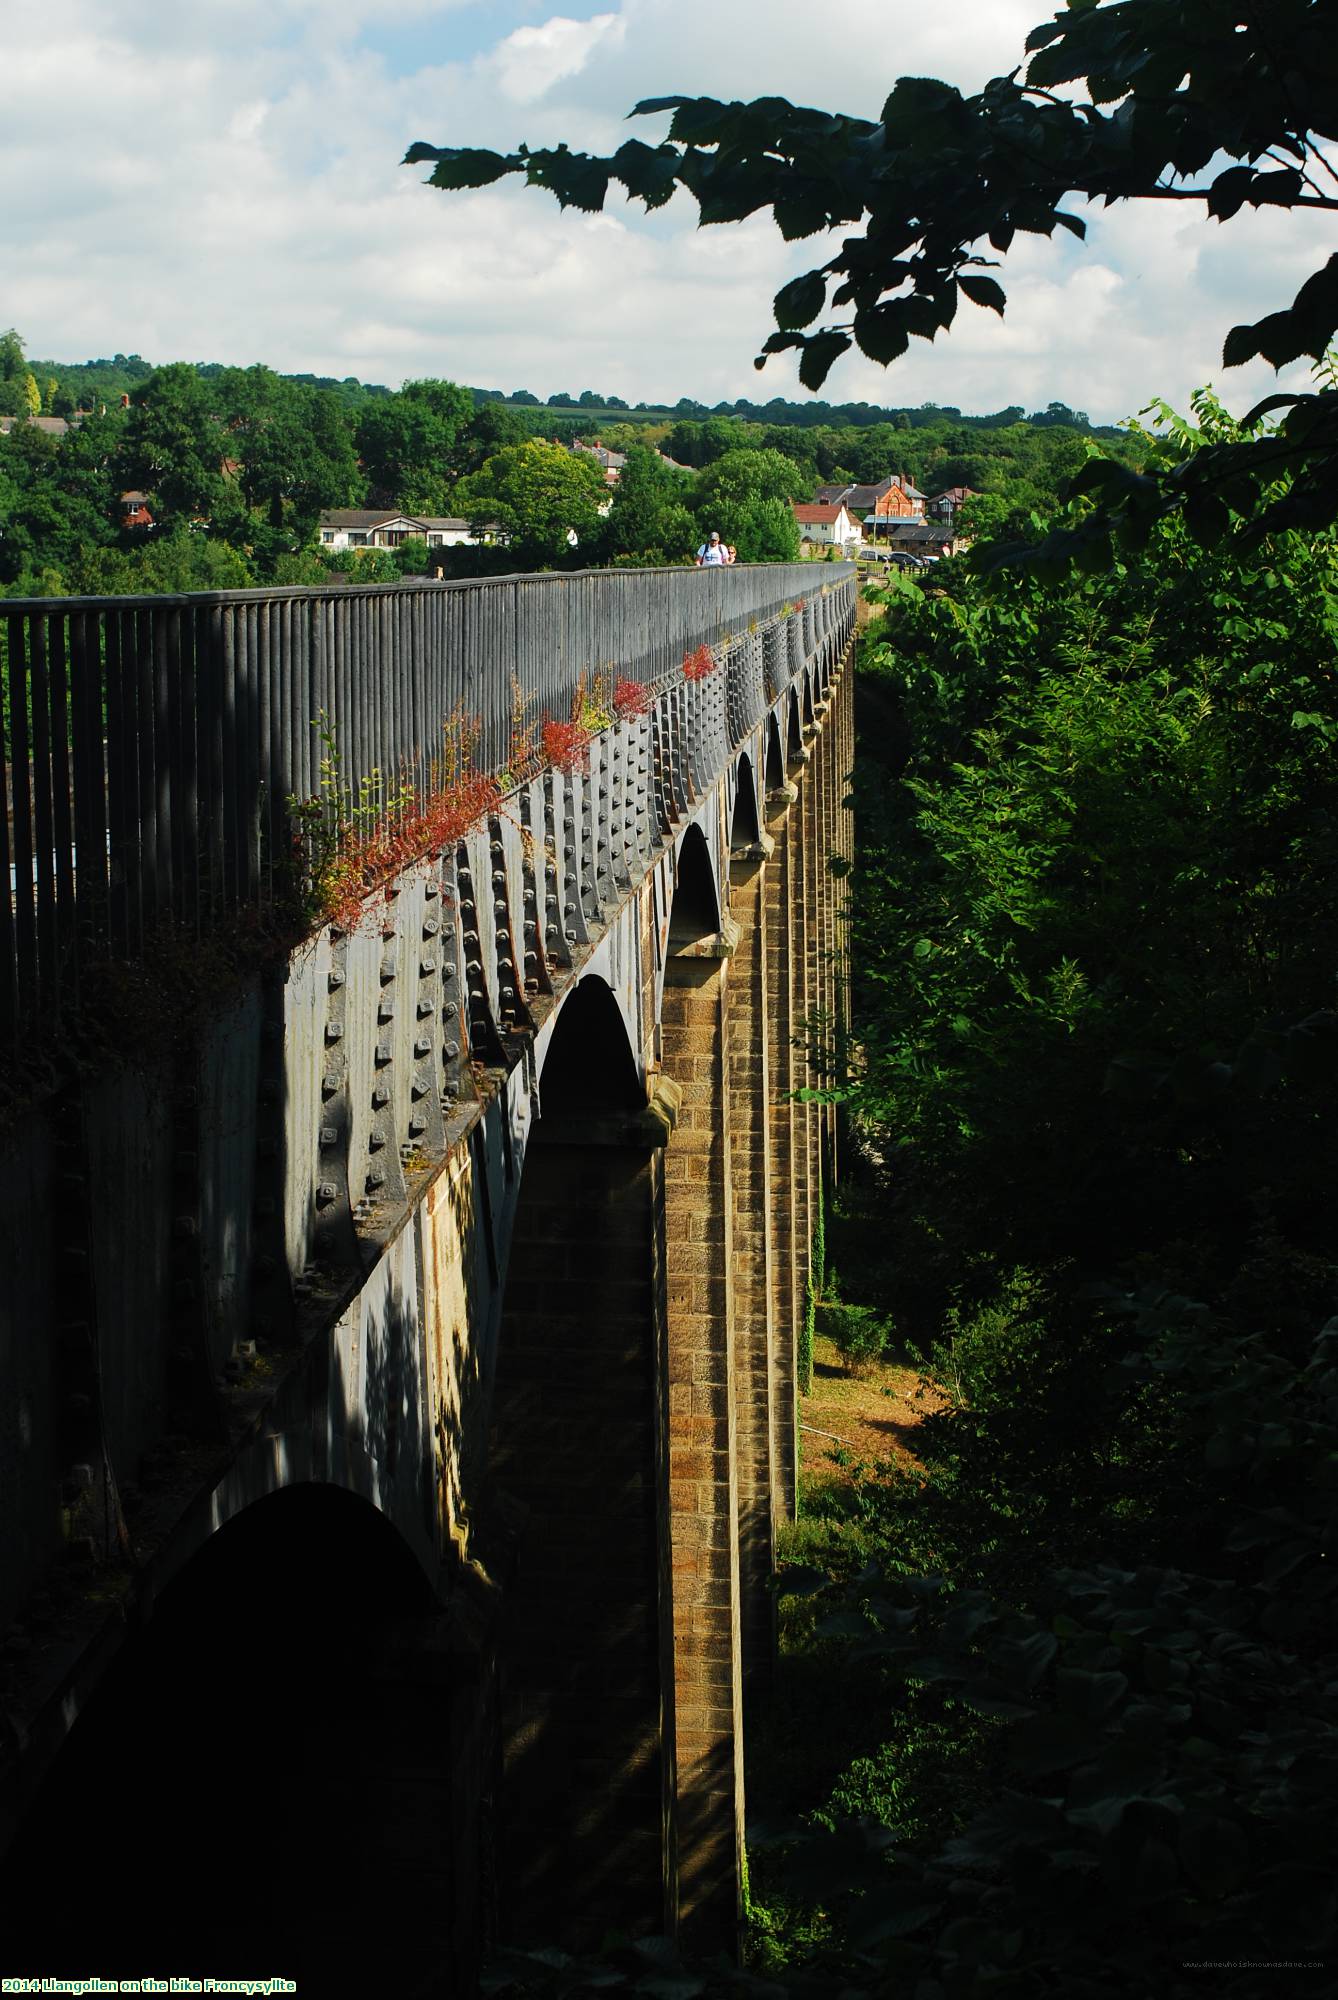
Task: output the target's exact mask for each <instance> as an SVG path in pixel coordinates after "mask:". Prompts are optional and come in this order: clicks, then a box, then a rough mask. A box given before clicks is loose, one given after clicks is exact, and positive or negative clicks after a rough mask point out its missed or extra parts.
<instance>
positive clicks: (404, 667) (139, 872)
mask: <svg viewBox="0 0 1338 2000" xmlns="http://www.w3.org/2000/svg"><path fill="white" fill-rule="evenodd" d="M853 578H854V572H853V568H852V567H851V566H850V565H849V564H840V565H835V564H831V565H824V567H823V568H822V569H821V570H819V569H816V568H815V567H814V566H813V565H811V564H803V565H780V564H777V565H758V566H749V567H735V568H728V569H726V568H719V569H709V570H696V569H691V570H683V569H665V570H598V571H584V572H578V573H575V574H554V575H544V576H514V577H498V578H493V579H488V580H486V581H481V582H468V583H426V582H424V583H414V584H402V585H398V586H389V587H388V586H384V585H382V586H374V587H369V588H357V589H348V588H330V589H322V590H241V591H225V592H209V593H200V594H195V595H190V596H178V597H166V596H164V597H141V598H42V599H12V598H11V599H8V600H0V694H2V696H3V730H4V767H3V790H4V799H3V802H2V803H3V807H4V811H3V815H0V842H2V843H3V845H2V846H0V871H2V872H0V880H5V879H7V880H8V883H9V894H8V895H6V896H0V1034H3V1035H6V1036H7V1037H12V1036H13V1035H14V1034H15V1033H16V1032H18V1031H20V1030H21V1029H22V1028H23V1027H24V1026H25V1024H27V1023H30V1022H32V1021H34V1020H36V1019H38V1018H41V1019H44V1020H50V1019H52V1018H56V1017H58V1016H59V1015H60V1013H61V1011H62V1009H64V1008H66V1007H67V1006H68V1005H69V1004H70V1002H71V1000H72V998H73V997H74V995H75V993H76V992H77V988H78V982H79V976H80V969H81V966H83V967H84V968H87V967H89V966H91V965H96V964H99V963H105V962H106V961H107V960H109V959H110V960H128V959H133V958H134V957H135V956H136V955H137V953H139V952H140V950H141V949H142V947H143V946H144V944H145V941H146V940H147V939H149V938H150V937H151V936H153V935H154V934H155V933H156V932H157V931H159V929H160V928H161V927H162V926H163V925H164V924H172V925H176V926H180V927H183V928H184V929H185V930H186V931H187V932H188V933H189V932H190V931H192V930H194V931H197V932H201V933H202V932H204V931H205V930H206V929H208V928H210V927H211V926H213V925H215V924H216V923H217V922H218V921H219V919H220V918H221V917H223V916H225V915H226V914H227V913H228V912H230V911H236V910H238V909H241V908H245V907H253V908H258V907H263V906H264V905H265V904H266V903H267V902H269V901H270V899H271V898H272V897H273V895H274V893H275V888H276V883H277V881H278V879H279V877H280V875H281V871H283V869H284V868H285V866H286V864H287V860H288V856H289V852H290V839H291V829H290V823H289V801H290V799H292V798H298V799H303V798H311V797H314V796H317V795H318V794H319V793H320V791H321V789H322V782H323V773H322V763H323V760H324V759H328V757H329V753H330V747H331V745H332V744H333V745H335V746H337V754H338V763H339V782H340V784H341V785H342V786H346V787H347V788H348V789H349V790H350V791H351V792H352V793H353V794H354V795H356V794H357V792H358V789H359V787H360V786H361V785H362V784H363V782H364V781H367V782H368V783H372V782H374V781H377V782H382V783H385V784H388V785H395V786H400V787H402V786H403V785H405V784H406V783H407V784H409V785H412V786H413V787H414V788H415V790H416V791H417V792H418V794H419V795H420V796H421V795H422V793H423V792H424V791H426V790H427V789H428V788H429V787H430V785H431V782H432V777H433V772H434V768H435V763H436V760H437V759H438V758H439V756H440V751H441V745H442V730H443V726H444V725H446V724H447V723H448V722H449V721H450V719H451V718H456V719H459V718H467V719H468V722H469V725H470V729H471V731H472V732H473V748H472V755H473V758H474V760H475V762H476V764H477V765H478V767H479V768H480V769H482V770H484V771H488V772H498V771H501V770H504V769H505V768H506V765H507V760H508V755H509V751H510V748H511V739H512V730H513V721H514V715H515V711H516V707H517V703H518V702H519V704H520V705H521V706H522V707H523V709H524V710H525V712H526V713H527V714H529V715H531V716H534V715H541V714H543V713H545V712H547V713H549V714H552V715H553V716H565V715H567V713H568V712H569V710H570V708H571V704H572V701H573V698H574V697H575V696H576V694H577V692H578V689H579V687H580V686H581V684H582V682H583V681H584V682H585V684H586V685H589V684H590V683H591V682H592V681H593V680H594V679H595V678H596V677H598V676H602V675H603V676H609V677H610V678H611V677H612V676H615V675H616V676H619V677H624V678H628V679H634V680H637V681H641V682H644V683H647V684H649V685H651V686H653V687H655V688H656V689H657V690H658V689H659V688H660V687H662V686H665V685H667V684H668V683H669V682H670V681H671V679H672V678H673V676H674V675H675V674H676V673H677V672H678V670H679V669H680V668H681V665H682V662H683V658H684V656H685V654H688V653H690V652H691V651H692V650H693V649H694V648H696V647H698V646H700V645H702V644H706V645H709V646H711V647H713V648H716V649H722V648H723V649H724V651H725V652H726V653H728V651H729V650H730V643H731V642H732V641H736V640H738V639H739V638H740V636H741V635H743V634H745V633H746V632H748V631H749V630H750V629H756V628H760V627H761V626H763V625H765V624H767V623H768V622H769V621H771V620H773V619H775V618H776V617H778V616H779V615H780V614H781V613H782V612H783V611H785V610H786V609H787V607H790V606H793V605H794V604H796V602H797V601H798V600H799V599H800V598H806V599H807V600H808V602H809V604H810V606H812V607H816V606H817V605H819V604H821V605H822V606H825V607H828V609H826V610H824V611H823V612H821V613H819V612H818V611H817V610H816V609H815V608H809V609H806V610H805V612H804V614H803V616H802V618H796V619H794V620H793V621H792V624H793V627H794V633H793V636H792V637H791V639H790V652H789V659H788V664H789V667H790V672H791V675H793V672H794V671H795V670H796V669H797V666H798V664H800V663H802V659H803V657H804V656H805V654H806V653H807V652H808V651H809V650H811V648H812V645H813V643H814V635H815V634H817V633H818V632H819V629H820V623H821V621H824V620H825V621H830V620H831V619H833V618H836V617H838V616H839V617H840V618H841V620H842V621H843V622H845V621H848V619H849V617H850V615H851V605H850V603H848V602H847V600H848V599H852V598H853V590H854V581H853ZM822 629H824V630H825V629H826V626H825V624H823V625H822ZM801 631H802V637H801V636H800V635H801ZM735 651H736V652H738V654H739V658H740V662H741V663H742V661H743V659H744V650H743V649H739V648H737V647H736V648H735ZM740 670H741V671H746V672H747V673H748V674H749V675H750V676H751V677H752V678H753V679H757V678H758V675H757V668H756V663H755V662H754V663H753V664H752V665H750V666H748V667H747V668H746V669H744V668H743V666H742V664H741V669H740ZM739 698H740V699H742V700H744V705H745V707H746V708H749V709H751V708H752V707H753V706H754V705H755V703H754V699H753V690H752V688H751V686H750V687H749V688H748V690H747V694H746V697H745V695H744V693H743V690H742V689H740V691H739ZM703 747H705V746H703Z"/></svg>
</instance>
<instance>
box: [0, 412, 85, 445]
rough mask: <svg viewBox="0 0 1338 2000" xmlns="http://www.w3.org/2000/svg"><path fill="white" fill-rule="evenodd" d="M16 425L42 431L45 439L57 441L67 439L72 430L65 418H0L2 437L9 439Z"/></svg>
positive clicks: (0, 433) (0, 435) (0, 434)
mask: <svg viewBox="0 0 1338 2000" xmlns="http://www.w3.org/2000/svg"><path fill="white" fill-rule="evenodd" d="M15 424H26V425H27V426H28V427H29V429H30V430H35V431H40V432H41V434H42V436H43V437H49V438H56V439H57V440H59V439H60V438H63V437H66V436H67V435H68V434H69V430H70V424H69V422H68V420H67V419H66V418H65V417H0V437H8V436H9V433H10V432H11V431H12V430H13V428H14V426H15Z"/></svg>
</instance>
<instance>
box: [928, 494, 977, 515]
mask: <svg viewBox="0 0 1338 2000" xmlns="http://www.w3.org/2000/svg"><path fill="white" fill-rule="evenodd" d="M979 497H980V496H979V495H978V494H977V492H976V489H975V488H974V486H945V487H944V489H943V491H942V492H941V493H936V494H935V495H934V497H933V498H932V500H927V501H926V502H925V513H926V514H927V515H928V516H929V518H930V520H931V521H949V522H951V521H955V520H956V518H957V516H958V514H959V513H960V512H961V510H962V508H963V507H965V505H966V503H967V501H968V500H976V499H978V498H979Z"/></svg>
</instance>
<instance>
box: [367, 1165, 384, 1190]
mask: <svg viewBox="0 0 1338 2000" xmlns="http://www.w3.org/2000/svg"><path fill="white" fill-rule="evenodd" d="M385 1184H386V1170H385V1168H384V1167H373V1168H372V1170H371V1172H370V1173H369V1174H368V1176H367V1185H368V1187H369V1188H379V1187H384V1186H385Z"/></svg>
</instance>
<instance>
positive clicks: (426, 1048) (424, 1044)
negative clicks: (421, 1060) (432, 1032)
mask: <svg viewBox="0 0 1338 2000" xmlns="http://www.w3.org/2000/svg"><path fill="white" fill-rule="evenodd" d="M413 1052H414V1054H415V1055H416V1056H430V1055H431V1053H432V1044H431V1042H430V1041H429V1040H428V1039H427V1037H426V1036H420V1038H419V1039H418V1040H417V1041H416V1042H415V1043H414V1045H413Z"/></svg>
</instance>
